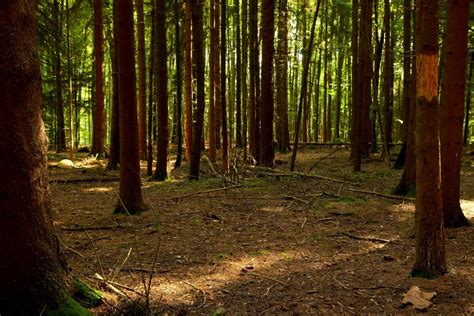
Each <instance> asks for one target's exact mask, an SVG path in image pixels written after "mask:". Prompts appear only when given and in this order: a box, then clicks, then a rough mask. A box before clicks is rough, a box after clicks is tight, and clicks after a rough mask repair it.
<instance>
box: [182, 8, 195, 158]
mask: <svg viewBox="0 0 474 316" xmlns="http://www.w3.org/2000/svg"><path fill="white" fill-rule="evenodd" d="M191 44H192V12H191V0H185V1H184V107H185V109H184V141H185V143H186V148H185V151H184V157H185V158H186V160H190V159H191V147H192V144H193V83H192V82H193V69H192V68H193V57H192V47H191V46H192V45H191Z"/></svg>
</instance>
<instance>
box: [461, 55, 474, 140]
mask: <svg viewBox="0 0 474 316" xmlns="http://www.w3.org/2000/svg"><path fill="white" fill-rule="evenodd" d="M470 55H471V58H470V62H469V78H468V81H467V93H466V115H465V118H464V140H463V145H464V146H466V145H467V144H468V140H469V117H470V114H471V91H472V88H471V85H472V68H473V67H474V52H471V54H470Z"/></svg>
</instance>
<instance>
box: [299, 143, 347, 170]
mask: <svg viewBox="0 0 474 316" xmlns="http://www.w3.org/2000/svg"><path fill="white" fill-rule="evenodd" d="M340 149H342V147H337V148H336V150H334V151H333V152H332V153H330V154H328V155H326V156H324V157H322V158H320V159H319V160H318V161H316V163H315V164H314V165H313V166H312V167H311V168H309V170H308V172H307V173H310V172H311V171H312V170H313V169H314V168H315V167H316V166H317V165H318V164H319V163H320V162H321V161H323V160H324V159H326V158H329V157H331V156H332V155H334V154H335V153H337V152H338V151H339V150H340Z"/></svg>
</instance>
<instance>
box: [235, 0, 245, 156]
mask: <svg viewBox="0 0 474 316" xmlns="http://www.w3.org/2000/svg"><path fill="white" fill-rule="evenodd" d="M234 8H235V13H234V25H235V28H236V30H235V32H236V34H235V36H236V43H235V46H236V47H235V50H236V52H235V54H236V65H235V68H236V70H237V76H236V88H235V98H236V99H235V146H236V147H237V148H242V147H243V145H244V142H243V139H242V50H241V48H242V47H241V36H240V35H241V34H240V4H239V0H234Z"/></svg>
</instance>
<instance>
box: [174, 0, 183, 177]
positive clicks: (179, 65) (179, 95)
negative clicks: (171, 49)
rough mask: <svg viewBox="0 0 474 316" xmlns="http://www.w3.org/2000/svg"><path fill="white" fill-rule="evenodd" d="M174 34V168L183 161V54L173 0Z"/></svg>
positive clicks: (178, 15)
mask: <svg viewBox="0 0 474 316" xmlns="http://www.w3.org/2000/svg"><path fill="white" fill-rule="evenodd" d="M174 18H175V21H174V32H175V35H174V36H175V54H176V74H175V85H176V111H177V113H176V116H177V126H176V132H177V135H176V137H177V140H178V145H177V154H176V161H175V164H174V168H175V169H176V168H179V167H180V166H181V160H182V159H183V124H182V122H183V119H182V116H183V113H182V112H183V82H182V77H183V54H182V47H183V45H182V42H181V25H180V20H181V14H180V2H179V0H175V4H174Z"/></svg>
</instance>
